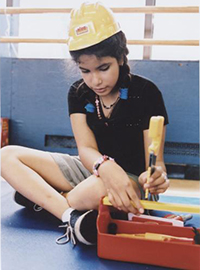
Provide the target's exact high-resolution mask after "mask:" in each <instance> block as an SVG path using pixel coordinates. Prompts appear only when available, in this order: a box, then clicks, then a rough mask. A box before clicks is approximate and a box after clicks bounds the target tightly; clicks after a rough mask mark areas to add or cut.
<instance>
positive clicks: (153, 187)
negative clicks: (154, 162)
mask: <svg viewBox="0 0 200 270" xmlns="http://www.w3.org/2000/svg"><path fill="white" fill-rule="evenodd" d="M154 168H155V171H154V173H153V174H152V175H151V177H150V178H149V183H147V171H146V172H143V173H142V174H141V175H140V176H139V183H140V185H141V186H142V187H143V189H144V190H146V189H147V188H148V189H149V192H150V193H151V194H159V193H164V192H165V191H166V190H167V189H168V187H169V179H168V178H167V174H166V172H165V171H164V170H163V168H162V167H161V166H155V167H154Z"/></svg>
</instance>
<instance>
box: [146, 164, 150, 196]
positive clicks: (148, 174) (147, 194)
mask: <svg viewBox="0 0 200 270" xmlns="http://www.w3.org/2000/svg"><path fill="white" fill-rule="evenodd" d="M150 176H151V167H148V170H147V183H149V178H150ZM148 196H149V189H148V188H147V189H146V190H145V199H148Z"/></svg>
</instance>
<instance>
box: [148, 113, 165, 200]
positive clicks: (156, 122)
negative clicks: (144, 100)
mask: <svg viewBox="0 0 200 270" xmlns="http://www.w3.org/2000/svg"><path fill="white" fill-rule="evenodd" d="M163 124H164V117H163V116H152V117H151V119H150V124H149V135H148V136H149V138H151V139H152V142H151V144H150V146H149V148H148V151H149V167H148V170H147V183H149V178H150V176H151V175H152V174H153V172H154V170H155V169H154V166H155V164H156V157H157V155H158V151H159V148H160V143H161V140H162V133H163ZM148 195H149V190H148V189H146V192H145V200H148Z"/></svg>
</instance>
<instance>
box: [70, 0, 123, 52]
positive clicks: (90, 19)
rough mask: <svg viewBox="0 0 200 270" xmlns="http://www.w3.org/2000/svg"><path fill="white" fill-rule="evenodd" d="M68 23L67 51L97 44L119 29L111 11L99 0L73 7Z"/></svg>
mask: <svg viewBox="0 0 200 270" xmlns="http://www.w3.org/2000/svg"><path fill="white" fill-rule="evenodd" d="M70 19H71V20H70V25H69V39H68V46H69V51H76V50H80V49H84V48H87V47H90V46H92V45H95V44H98V43H99V42H101V41H103V40H105V39H107V38H109V37H111V36H113V35H114V34H116V33H117V32H119V31H120V26H119V24H118V22H117V21H116V20H115V18H114V16H113V12H112V11H111V10H110V9H108V8H106V7H105V6H103V5H102V4H101V3H100V2H97V3H93V4H90V3H83V4H82V5H81V7H80V8H79V9H73V10H72V11H71V16H70Z"/></svg>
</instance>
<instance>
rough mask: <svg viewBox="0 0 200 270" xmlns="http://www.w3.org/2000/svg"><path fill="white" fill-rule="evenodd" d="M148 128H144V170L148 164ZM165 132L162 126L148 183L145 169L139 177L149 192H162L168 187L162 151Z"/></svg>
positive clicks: (149, 141) (149, 142) (149, 140)
mask: <svg viewBox="0 0 200 270" xmlns="http://www.w3.org/2000/svg"><path fill="white" fill-rule="evenodd" d="M148 132H149V130H144V132H143V135H144V149H145V163H146V170H147V169H148V164H149V152H148V148H149V145H150V144H151V139H149V137H148ZM165 133H166V127H164V128H163V135H162V140H161V144H160V149H159V152H158V155H157V158H156V166H155V172H154V173H153V174H152V176H151V177H150V179H149V184H147V183H146V182H147V171H146V172H144V173H142V174H141V175H140V177H139V183H140V184H141V185H142V186H143V188H144V189H147V188H148V189H149V191H150V192H151V194H159V193H163V192H165V191H166V190H167V188H168V187H169V180H168V179H167V173H166V167H165V163H164V158H163V153H164V144H165Z"/></svg>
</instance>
